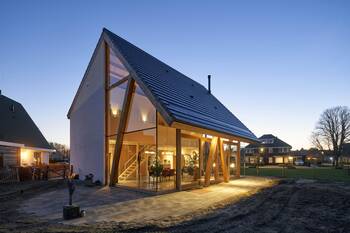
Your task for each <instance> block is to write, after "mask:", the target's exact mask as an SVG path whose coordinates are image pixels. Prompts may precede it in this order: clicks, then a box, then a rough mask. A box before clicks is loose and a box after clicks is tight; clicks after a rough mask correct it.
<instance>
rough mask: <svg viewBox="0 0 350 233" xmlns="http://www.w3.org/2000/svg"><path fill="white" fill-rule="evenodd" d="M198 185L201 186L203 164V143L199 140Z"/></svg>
mask: <svg viewBox="0 0 350 233" xmlns="http://www.w3.org/2000/svg"><path fill="white" fill-rule="evenodd" d="M199 145H200V147H199V184H201V179H202V171H203V162H204V145H205V141H204V140H201V139H199Z"/></svg>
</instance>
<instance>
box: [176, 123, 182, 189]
mask: <svg viewBox="0 0 350 233" xmlns="http://www.w3.org/2000/svg"><path fill="white" fill-rule="evenodd" d="M181 163H182V155H181V129H176V190H178V191H181Z"/></svg>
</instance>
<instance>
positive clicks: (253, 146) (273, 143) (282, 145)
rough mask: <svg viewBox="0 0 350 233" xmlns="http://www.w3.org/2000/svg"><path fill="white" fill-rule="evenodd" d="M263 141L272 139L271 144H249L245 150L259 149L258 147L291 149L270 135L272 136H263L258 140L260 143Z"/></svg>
mask: <svg viewBox="0 0 350 233" xmlns="http://www.w3.org/2000/svg"><path fill="white" fill-rule="evenodd" d="M264 139H273V142H272V143H251V144H249V145H248V146H246V147H245V148H259V147H289V148H292V146H291V145H289V144H288V143H286V142H284V141H282V140H281V139H279V138H278V137H276V136H274V135H272V134H264V135H262V136H261V137H260V138H259V141H260V142H262V140H264Z"/></svg>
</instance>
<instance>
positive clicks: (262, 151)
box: [256, 147, 264, 176]
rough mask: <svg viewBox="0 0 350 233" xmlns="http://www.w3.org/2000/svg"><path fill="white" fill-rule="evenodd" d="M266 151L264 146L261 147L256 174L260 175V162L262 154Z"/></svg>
mask: <svg viewBox="0 0 350 233" xmlns="http://www.w3.org/2000/svg"><path fill="white" fill-rule="evenodd" d="M262 153H264V147H260V149H259V154H258V161H257V167H256V175H257V176H259V163H260V155H261V154H262Z"/></svg>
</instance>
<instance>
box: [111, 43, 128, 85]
mask: <svg viewBox="0 0 350 233" xmlns="http://www.w3.org/2000/svg"><path fill="white" fill-rule="evenodd" d="M127 76H129V72H128V70H127V69H126V68H125V66H124V65H123V63H122V62H121V61H120V60H119V58H118V57H117V55H116V54H115V53H114V51H113V50H112V49H109V86H112V85H113V84H115V83H117V82H118V81H119V80H121V79H123V78H125V77H127Z"/></svg>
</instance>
